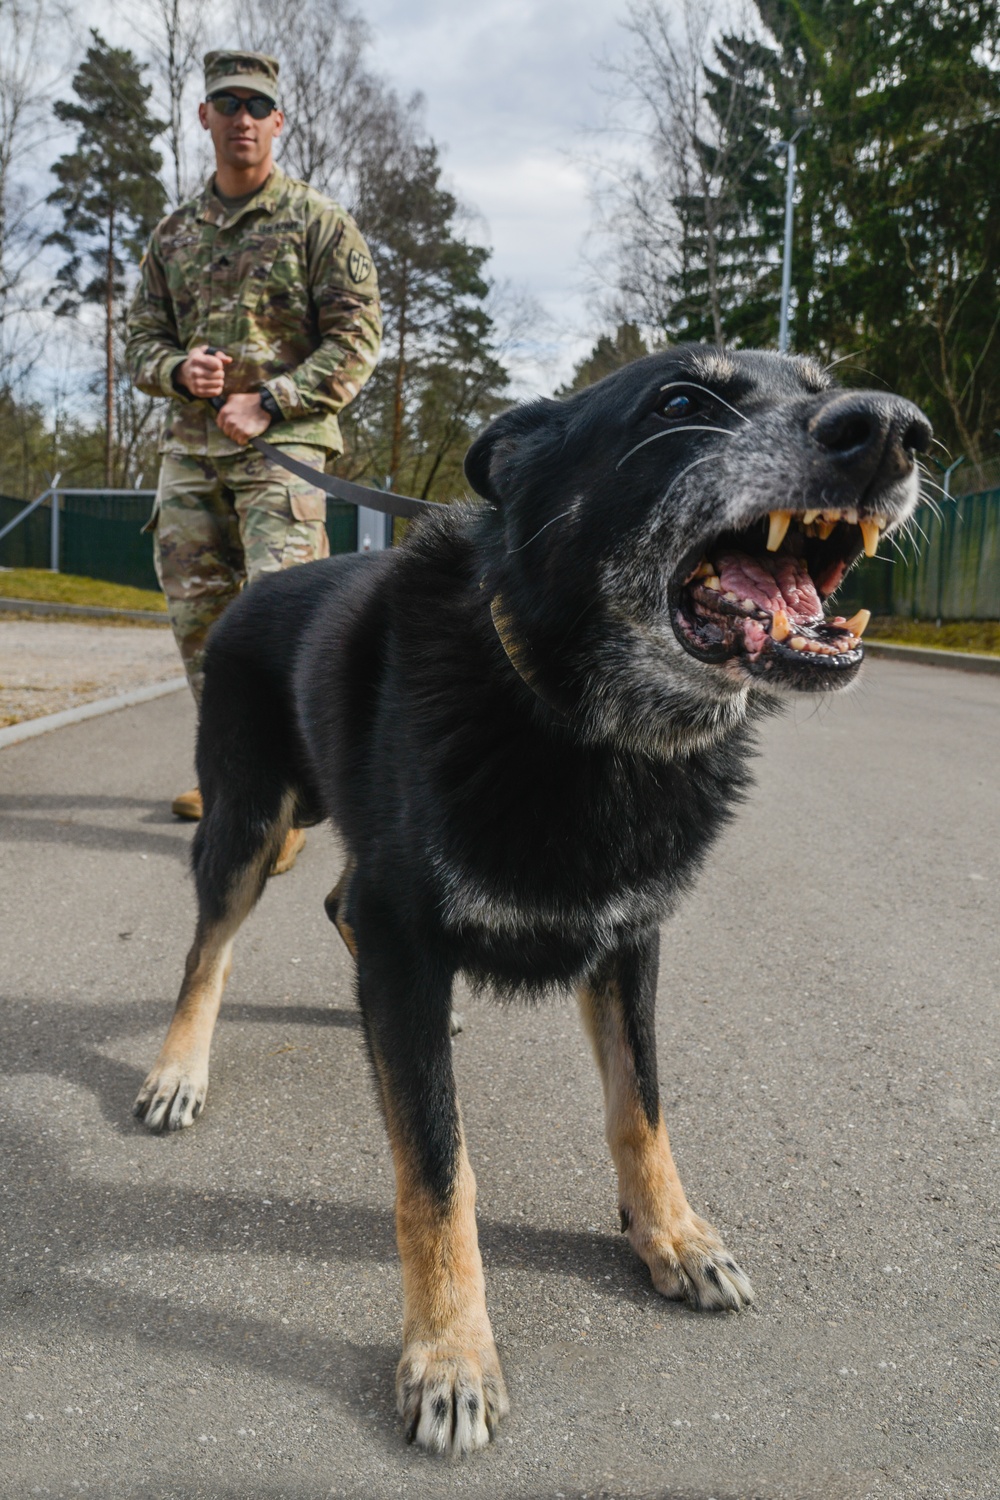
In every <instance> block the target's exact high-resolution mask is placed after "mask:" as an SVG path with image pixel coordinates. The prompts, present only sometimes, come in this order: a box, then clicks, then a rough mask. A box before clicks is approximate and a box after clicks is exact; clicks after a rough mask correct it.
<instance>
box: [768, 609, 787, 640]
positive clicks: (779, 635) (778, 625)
mask: <svg viewBox="0 0 1000 1500" xmlns="http://www.w3.org/2000/svg"><path fill="white" fill-rule="evenodd" d="M791 633H792V627H791V625H790V624H789V623H788V616H787V615H786V614H785V611H784V610H783V609H776V610H775V611H774V618H773V619H772V621H771V637H772V639H773V640H776V641H787V639H788V637H789V636H790V635H791Z"/></svg>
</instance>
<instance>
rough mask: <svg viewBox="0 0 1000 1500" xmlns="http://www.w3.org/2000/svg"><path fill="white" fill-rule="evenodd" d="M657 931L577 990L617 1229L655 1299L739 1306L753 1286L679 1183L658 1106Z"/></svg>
mask: <svg viewBox="0 0 1000 1500" xmlns="http://www.w3.org/2000/svg"><path fill="white" fill-rule="evenodd" d="M658 958H659V935H658V934H657V933H656V932H652V933H649V934H643V935H640V936H638V937H636V938H635V939H634V940H633V941H632V943H631V944H628V945H624V946H623V947H622V948H621V949H620V950H619V951H618V952H617V953H615V954H613V955H612V956H611V957H610V958H608V959H607V960H605V962H604V963H603V964H602V965H600V966H599V968H598V969H597V970H596V971H595V972H594V973H593V974H592V975H591V977H590V979H589V981H588V982H587V983H586V984H583V985H581V986H580V987H579V989H578V992H577V994H578V999H579V1002H580V1010H581V1013H582V1016H583V1022H584V1025H585V1026H586V1028H587V1032H588V1034H589V1036H590V1040H591V1042H592V1044H593V1048H594V1053H595V1056H596V1058H597V1065H598V1068H599V1069H600V1073H601V1082H602V1084H603V1086H604V1104H605V1118H606V1126H607V1138H608V1144H609V1146H610V1147H611V1154H612V1157H613V1158H614V1163H615V1167H616V1168H617V1171H618V1192H619V1208H620V1211H621V1221H622V1229H623V1231H624V1232H625V1233H626V1234H627V1235H628V1237H629V1241H630V1242H631V1244H632V1247H633V1249H634V1250H635V1251H636V1252H637V1253H638V1254H639V1255H640V1256H641V1257H642V1259H643V1260H644V1261H645V1262H646V1264H647V1266H648V1267H649V1269H650V1272H651V1274H652V1277H653V1285H654V1286H655V1287H656V1289H657V1291H658V1292H662V1293H663V1295H664V1296H665V1297H674V1298H685V1299H686V1300H687V1301H688V1302H690V1303H691V1305H692V1306H693V1307H696V1308H722V1307H732V1308H736V1307H743V1306H744V1305H745V1304H746V1303H748V1302H750V1301H751V1299H752V1297H753V1292H752V1290H751V1287H750V1283H749V1281H748V1280H747V1278H746V1276H745V1275H744V1274H743V1272H742V1271H741V1270H740V1268H739V1266H738V1265H737V1264H736V1262H735V1261H734V1260H733V1258H732V1256H731V1255H730V1254H729V1253H728V1251H727V1250H726V1248H725V1246H724V1245H723V1243H722V1241H721V1239H720V1238H719V1236H718V1234H717V1233H716V1231H715V1230H714V1229H713V1228H712V1226H711V1225H710V1224H707V1223H706V1222H705V1220H704V1219H700V1218H699V1217H698V1216H697V1214H695V1213H694V1212H693V1210H692V1209H691V1206H690V1204H689V1203H688V1201H687V1198H686V1196H685V1193H684V1189H683V1188H682V1187H681V1181H680V1178H679V1177H678V1175H677V1169H676V1167H675V1166H674V1159H673V1156H672V1155H671V1152H670V1141H669V1139H668V1138H667V1128H666V1126H665V1124H664V1123H663V1115H662V1112H661V1110H660V1099H659V1087H658V1084H657V1077H656V1035H655V1030H654V1024H653V1018H654V1008H655V1003H656V975H657V966H658Z"/></svg>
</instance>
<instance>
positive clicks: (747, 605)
mask: <svg viewBox="0 0 1000 1500" xmlns="http://www.w3.org/2000/svg"><path fill="white" fill-rule="evenodd" d="M740 604H741V605H742V606H743V608H744V609H749V610H753V611H756V609H757V606H756V604H755V603H754V602H753V600H752V599H741V600H740Z"/></svg>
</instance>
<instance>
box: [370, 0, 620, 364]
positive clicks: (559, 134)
mask: <svg viewBox="0 0 1000 1500" xmlns="http://www.w3.org/2000/svg"><path fill="white" fill-rule="evenodd" d="M361 9H362V12H363V14H364V16H365V17H366V19H367V20H368V22H369V24H370V25H371V27H372V31H373V34H374V35H373V40H374V48H373V53H374V56H373V61H374V62H375V64H376V66H377V68H378V70H379V71H381V72H385V73H386V74H387V75H388V76H389V77H390V78H391V79H392V81H393V82H394V83H395V84H396V85H397V87H398V88H399V90H400V91H401V92H402V93H403V94H404V95H406V94H410V93H412V92H413V91H414V90H418V89H419V90H420V91H421V92H422V93H423V94H424V95H425V96H426V100H427V116H426V118H427V126H428V129H429V131H430V133H431V135H432V136H433V137H434V139H435V140H436V141H437V142H438V143H439V144H440V145H441V146H442V147H443V148H444V150H443V156H444V165H445V171H446V173H447V176H448V179H449V185H451V186H452V187H453V188H454V190H455V191H457V193H458V195H459V197H460V198H462V200H463V201H465V202H466V203H468V204H470V205H471V206H473V207H475V208H476V209H478V211H479V212H480V213H481V214H482V216H483V220H484V224H483V226H482V228H481V231H480V232H481V233H482V234H483V237H484V243H487V244H490V245H492V246H493V251H494V257H493V263H492V265H493V274H494V276H495V277H497V278H498V279H499V280H501V281H504V280H509V281H510V282H512V283H514V284H515V285H516V286H521V287H524V288H525V289H527V290H528V291H529V292H531V293H532V294H533V295H534V296H535V298H537V300H538V302H539V303H540V304H541V306H542V308H543V309H544V310H545V312H546V313H547V314H548V315H549V318H550V319H551V322H550V323H549V325H548V327H547V328H546V330H545V331H544V334H543V338H542V340H541V341H540V347H539V350H538V353H539V355H540V356H541V359H540V360H539V361H538V362H532V361H529V363H528V365H527V368H526V369H524V370H523V371H522V372H520V373H521V376H522V380H521V382H519V383H525V384H527V385H528V386H529V387H530V386H534V387H535V388H537V389H545V390H548V389H550V388H551V386H552V385H553V384H558V383H559V381H560V380H561V379H562V378H564V377H565V375H566V374H568V373H569V369H570V368H571V366H572V364H573V361H574V359H577V358H579V357H580V355H581V354H582V353H585V352H586V351H587V350H589V348H590V347H591V345H592V343H593V337H594V325H593V314H592V313H591V312H590V311H589V309H588V307H587V304H586V298H585V295H584V292H583V283H584V266H583V262H582V259H581V251H582V249H583V242H584V238H585V235H586V232H587V229H588V226H589V223H590V207H589V199H588V188H589V183H588V174H587V172H586V171H585V169H584V166H583V165H582V160H581V159H582V157H583V155H584V154H585V153H586V152H587V150H588V149H590V148H591V147H592V145H593V142H592V140H590V139H588V136H587V131H588V129H589V128H591V127H593V126H595V125H597V124H598V123H599V122H600V119H601V115H602V110H603V102H602V99H601V95H600V83H601V78H600V73H599V68H598V62H599V60H600V58H601V57H602V56H603V55H605V54H606V53H608V52H609V51H619V50H620V49H621V46H622V42H623V33H622V30H621V27H620V25H619V24H618V18H619V17H620V16H621V15H622V14H623V12H624V9H625V3H624V0H617V3H616V0H416V3H413V0H365V3H364V5H363V7H361Z"/></svg>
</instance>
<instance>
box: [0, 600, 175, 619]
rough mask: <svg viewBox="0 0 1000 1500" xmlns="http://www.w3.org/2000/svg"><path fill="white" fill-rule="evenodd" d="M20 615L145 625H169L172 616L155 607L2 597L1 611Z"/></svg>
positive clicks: (0, 602)
mask: <svg viewBox="0 0 1000 1500" xmlns="http://www.w3.org/2000/svg"><path fill="white" fill-rule="evenodd" d="M2 610H9V611H10V612H11V613H12V614H18V615H50V616H53V617H55V618H58V617H60V616H64V615H70V616H72V615H77V616H79V617H81V618H82V619H87V620H141V621H142V623H143V624H144V625H169V624H170V616H169V615H168V614H167V613H166V611H164V612H163V614H162V615H161V614H159V613H158V612H157V611H156V610H153V609H105V608H104V606H103V605H100V604H51V603H48V602H45V603H43V602H42V601H41V600H39V599H10V598H7V597H4V598H0V611H2Z"/></svg>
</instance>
